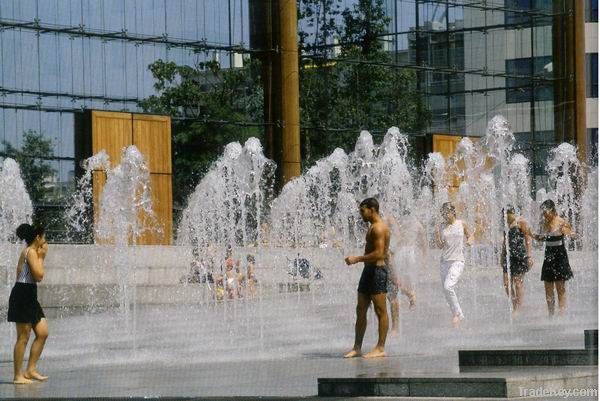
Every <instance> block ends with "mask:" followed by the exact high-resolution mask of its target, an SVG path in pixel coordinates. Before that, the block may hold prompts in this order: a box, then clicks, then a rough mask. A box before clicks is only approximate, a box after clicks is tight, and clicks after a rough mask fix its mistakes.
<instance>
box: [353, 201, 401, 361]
mask: <svg viewBox="0 0 600 401" xmlns="http://www.w3.org/2000/svg"><path fill="white" fill-rule="evenodd" d="M360 216H361V217H362V219H363V220H364V221H366V222H369V223H370V224H371V226H370V227H369V231H368V232H367V237H366V244H365V254H364V255H362V256H348V257H347V258H346V259H345V261H346V264H347V265H353V264H355V263H360V262H364V264H365V267H364V269H363V272H362V275H361V276H360V281H359V283H358V301H357V304H356V325H355V332H354V333H355V334H354V335H355V337H354V347H352V350H351V351H350V352H348V353H347V354H346V355H344V358H354V357H358V356H361V348H362V342H363V338H364V335H365V330H366V328H367V311H368V309H369V306H370V305H371V302H373V306H374V309H375V314H376V315H377V320H378V321H379V339H378V341H377V345H376V346H375V348H373V350H371V351H370V352H368V353H366V354H365V355H364V357H365V358H378V357H383V356H385V338H386V336H387V332H388V315H387V306H386V301H385V299H386V292H387V267H386V263H385V260H386V256H387V254H388V248H389V244H390V229H389V228H388V226H387V225H386V224H385V222H384V221H383V219H382V218H381V217H380V216H379V202H377V199H375V198H367V199H365V200H364V201H362V202H361V203H360Z"/></svg>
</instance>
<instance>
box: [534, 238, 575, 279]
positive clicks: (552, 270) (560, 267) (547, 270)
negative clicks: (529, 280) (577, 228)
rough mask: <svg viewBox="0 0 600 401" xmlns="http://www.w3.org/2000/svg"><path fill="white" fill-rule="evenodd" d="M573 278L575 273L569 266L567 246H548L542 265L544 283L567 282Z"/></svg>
mask: <svg viewBox="0 0 600 401" xmlns="http://www.w3.org/2000/svg"><path fill="white" fill-rule="evenodd" d="M572 277H573V271H572V270H571V265H570V264H569V256H568V255H567V249H566V248H565V245H564V244H563V245H560V246H546V251H545V254H544V264H543V265H542V277H541V278H542V281H563V280H565V281H566V280H568V279H570V278H572Z"/></svg>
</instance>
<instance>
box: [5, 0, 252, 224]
mask: <svg viewBox="0 0 600 401" xmlns="http://www.w3.org/2000/svg"><path fill="white" fill-rule="evenodd" d="M247 20H248V6H247V0H168V1H165V0H0V159H1V158H2V157H3V156H6V153H5V151H6V149H7V146H6V144H9V146H12V147H14V148H16V149H21V148H22V146H23V138H24V133H25V132H28V131H29V132H34V133H37V134H41V135H42V136H43V137H44V138H46V139H48V140H50V141H51V143H52V150H53V152H52V154H50V155H44V156H43V160H39V161H40V162H43V163H46V164H49V165H50V167H51V168H52V169H53V170H54V171H55V173H54V174H53V175H52V177H51V178H48V182H47V191H45V195H44V196H43V197H42V198H40V199H34V204H35V207H36V214H38V215H43V214H45V213H50V214H52V213H54V212H59V211H60V210H62V207H63V205H64V204H65V202H66V201H67V200H68V197H69V196H70V194H71V193H72V191H73V189H74V185H75V178H74V173H75V171H76V167H75V166H76V163H78V162H79V160H76V155H75V149H74V133H75V114H76V113H79V112H82V111H83V110H87V109H95V110H107V111H128V112H141V111H142V110H141V109H140V108H139V107H138V101H140V100H142V99H144V98H146V97H148V96H150V95H153V94H156V90H155V88H154V87H153V85H154V83H155V81H154V78H153V75H152V72H151V71H150V70H149V69H148V66H149V65H150V64H152V63H153V62H154V61H156V60H158V59H162V60H165V61H174V62H176V63H177V64H180V65H190V66H194V65H196V64H198V63H200V62H203V61H207V60H215V59H218V60H219V61H220V62H221V64H222V66H223V67H224V68H228V67H229V66H230V65H233V66H237V65H239V63H240V61H241V55H240V54H236V53H235V52H233V51H232V52H230V51H229V50H232V49H243V47H244V43H248V23H247ZM52 234H53V233H52V232H50V235H52Z"/></svg>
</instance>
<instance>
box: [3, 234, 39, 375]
mask: <svg viewBox="0 0 600 401" xmlns="http://www.w3.org/2000/svg"><path fill="white" fill-rule="evenodd" d="M17 237H19V238H20V239H21V240H24V241H25V242H26V244H27V246H26V247H25V248H24V249H23V250H22V251H21V255H20V257H19V262H18V263H17V280H16V283H15V286H14V287H13V289H12V291H11V292H10V298H9V301H8V321H9V322H15V323H16V326H17V342H16V344H15V349H14V354H13V355H14V360H13V367H14V379H13V383H14V384H28V383H32V379H33V380H39V381H44V380H47V379H48V377H47V376H43V375H41V374H40V373H39V372H38V371H37V367H36V365H37V361H38V360H39V359H40V356H41V355H42V350H43V349H44V344H45V343H46V338H48V322H47V321H46V317H45V316H44V311H43V310H42V307H41V306H40V304H39V302H38V300H37V284H36V283H38V282H40V281H42V279H43V278H44V260H45V258H46V254H47V253H48V243H46V238H45V235H44V229H43V228H41V227H32V226H31V225H29V224H21V225H20V226H19V227H18V228H17ZM32 329H33V332H34V333H35V340H33V343H32V344H31V349H30V352H29V362H28V363H27V370H26V371H25V372H22V371H21V368H22V365H23V357H24V354H25V348H26V347H27V343H28V341H29V336H30V334H31V330H32Z"/></svg>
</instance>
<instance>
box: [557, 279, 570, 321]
mask: <svg viewBox="0 0 600 401" xmlns="http://www.w3.org/2000/svg"><path fill="white" fill-rule="evenodd" d="M554 285H555V286H556V293H557V294H558V313H560V314H561V315H564V314H565V313H566V312H567V288H566V286H565V282H564V280H561V281H555V282H554Z"/></svg>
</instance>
